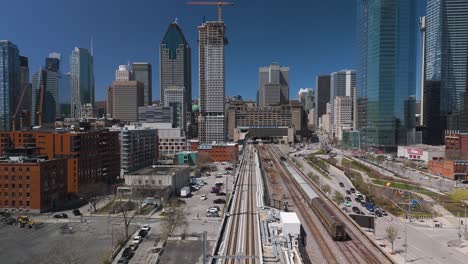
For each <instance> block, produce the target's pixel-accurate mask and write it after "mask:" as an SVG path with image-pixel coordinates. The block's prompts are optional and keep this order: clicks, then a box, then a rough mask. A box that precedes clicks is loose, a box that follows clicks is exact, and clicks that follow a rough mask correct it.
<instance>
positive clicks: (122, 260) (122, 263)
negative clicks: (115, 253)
mask: <svg viewBox="0 0 468 264" xmlns="http://www.w3.org/2000/svg"><path fill="white" fill-rule="evenodd" d="M127 263H128V259H127V258H126V257H121V258H119V260H118V261H117V264H127Z"/></svg>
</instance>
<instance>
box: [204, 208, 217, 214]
mask: <svg viewBox="0 0 468 264" xmlns="http://www.w3.org/2000/svg"><path fill="white" fill-rule="evenodd" d="M206 212H207V213H218V209H217V208H213V207H210V208H208V209H207V210H206Z"/></svg>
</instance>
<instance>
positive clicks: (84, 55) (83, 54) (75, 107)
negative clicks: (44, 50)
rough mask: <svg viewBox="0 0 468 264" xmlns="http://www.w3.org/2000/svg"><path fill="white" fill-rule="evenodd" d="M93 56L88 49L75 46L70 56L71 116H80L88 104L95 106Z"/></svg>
mask: <svg viewBox="0 0 468 264" xmlns="http://www.w3.org/2000/svg"><path fill="white" fill-rule="evenodd" d="M93 65H94V63H93V56H92V54H91V53H90V52H89V50H87V49H83V48H75V49H74V50H73V52H72V54H71V56H70V87H71V116H72V117H74V118H79V117H80V115H81V108H82V107H83V106H84V105H86V104H91V106H92V107H94V98H95V97H94V70H93V68H94V67H93Z"/></svg>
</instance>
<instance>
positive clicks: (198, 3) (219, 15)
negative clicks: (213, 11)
mask: <svg viewBox="0 0 468 264" xmlns="http://www.w3.org/2000/svg"><path fill="white" fill-rule="evenodd" d="M186 4H187V5H211V6H213V5H215V6H218V21H219V22H221V21H223V16H222V11H221V8H222V6H233V5H234V2H187V3H186Z"/></svg>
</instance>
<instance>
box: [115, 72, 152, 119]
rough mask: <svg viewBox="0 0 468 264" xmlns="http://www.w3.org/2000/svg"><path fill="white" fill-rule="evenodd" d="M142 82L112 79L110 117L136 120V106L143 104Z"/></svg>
mask: <svg viewBox="0 0 468 264" xmlns="http://www.w3.org/2000/svg"><path fill="white" fill-rule="evenodd" d="M143 90H144V88H143V83H141V82H139V81H114V82H113V83H112V93H111V95H112V117H113V118H116V119H119V120H120V121H122V122H137V121H138V107H140V106H143V99H144V96H143Z"/></svg>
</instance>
